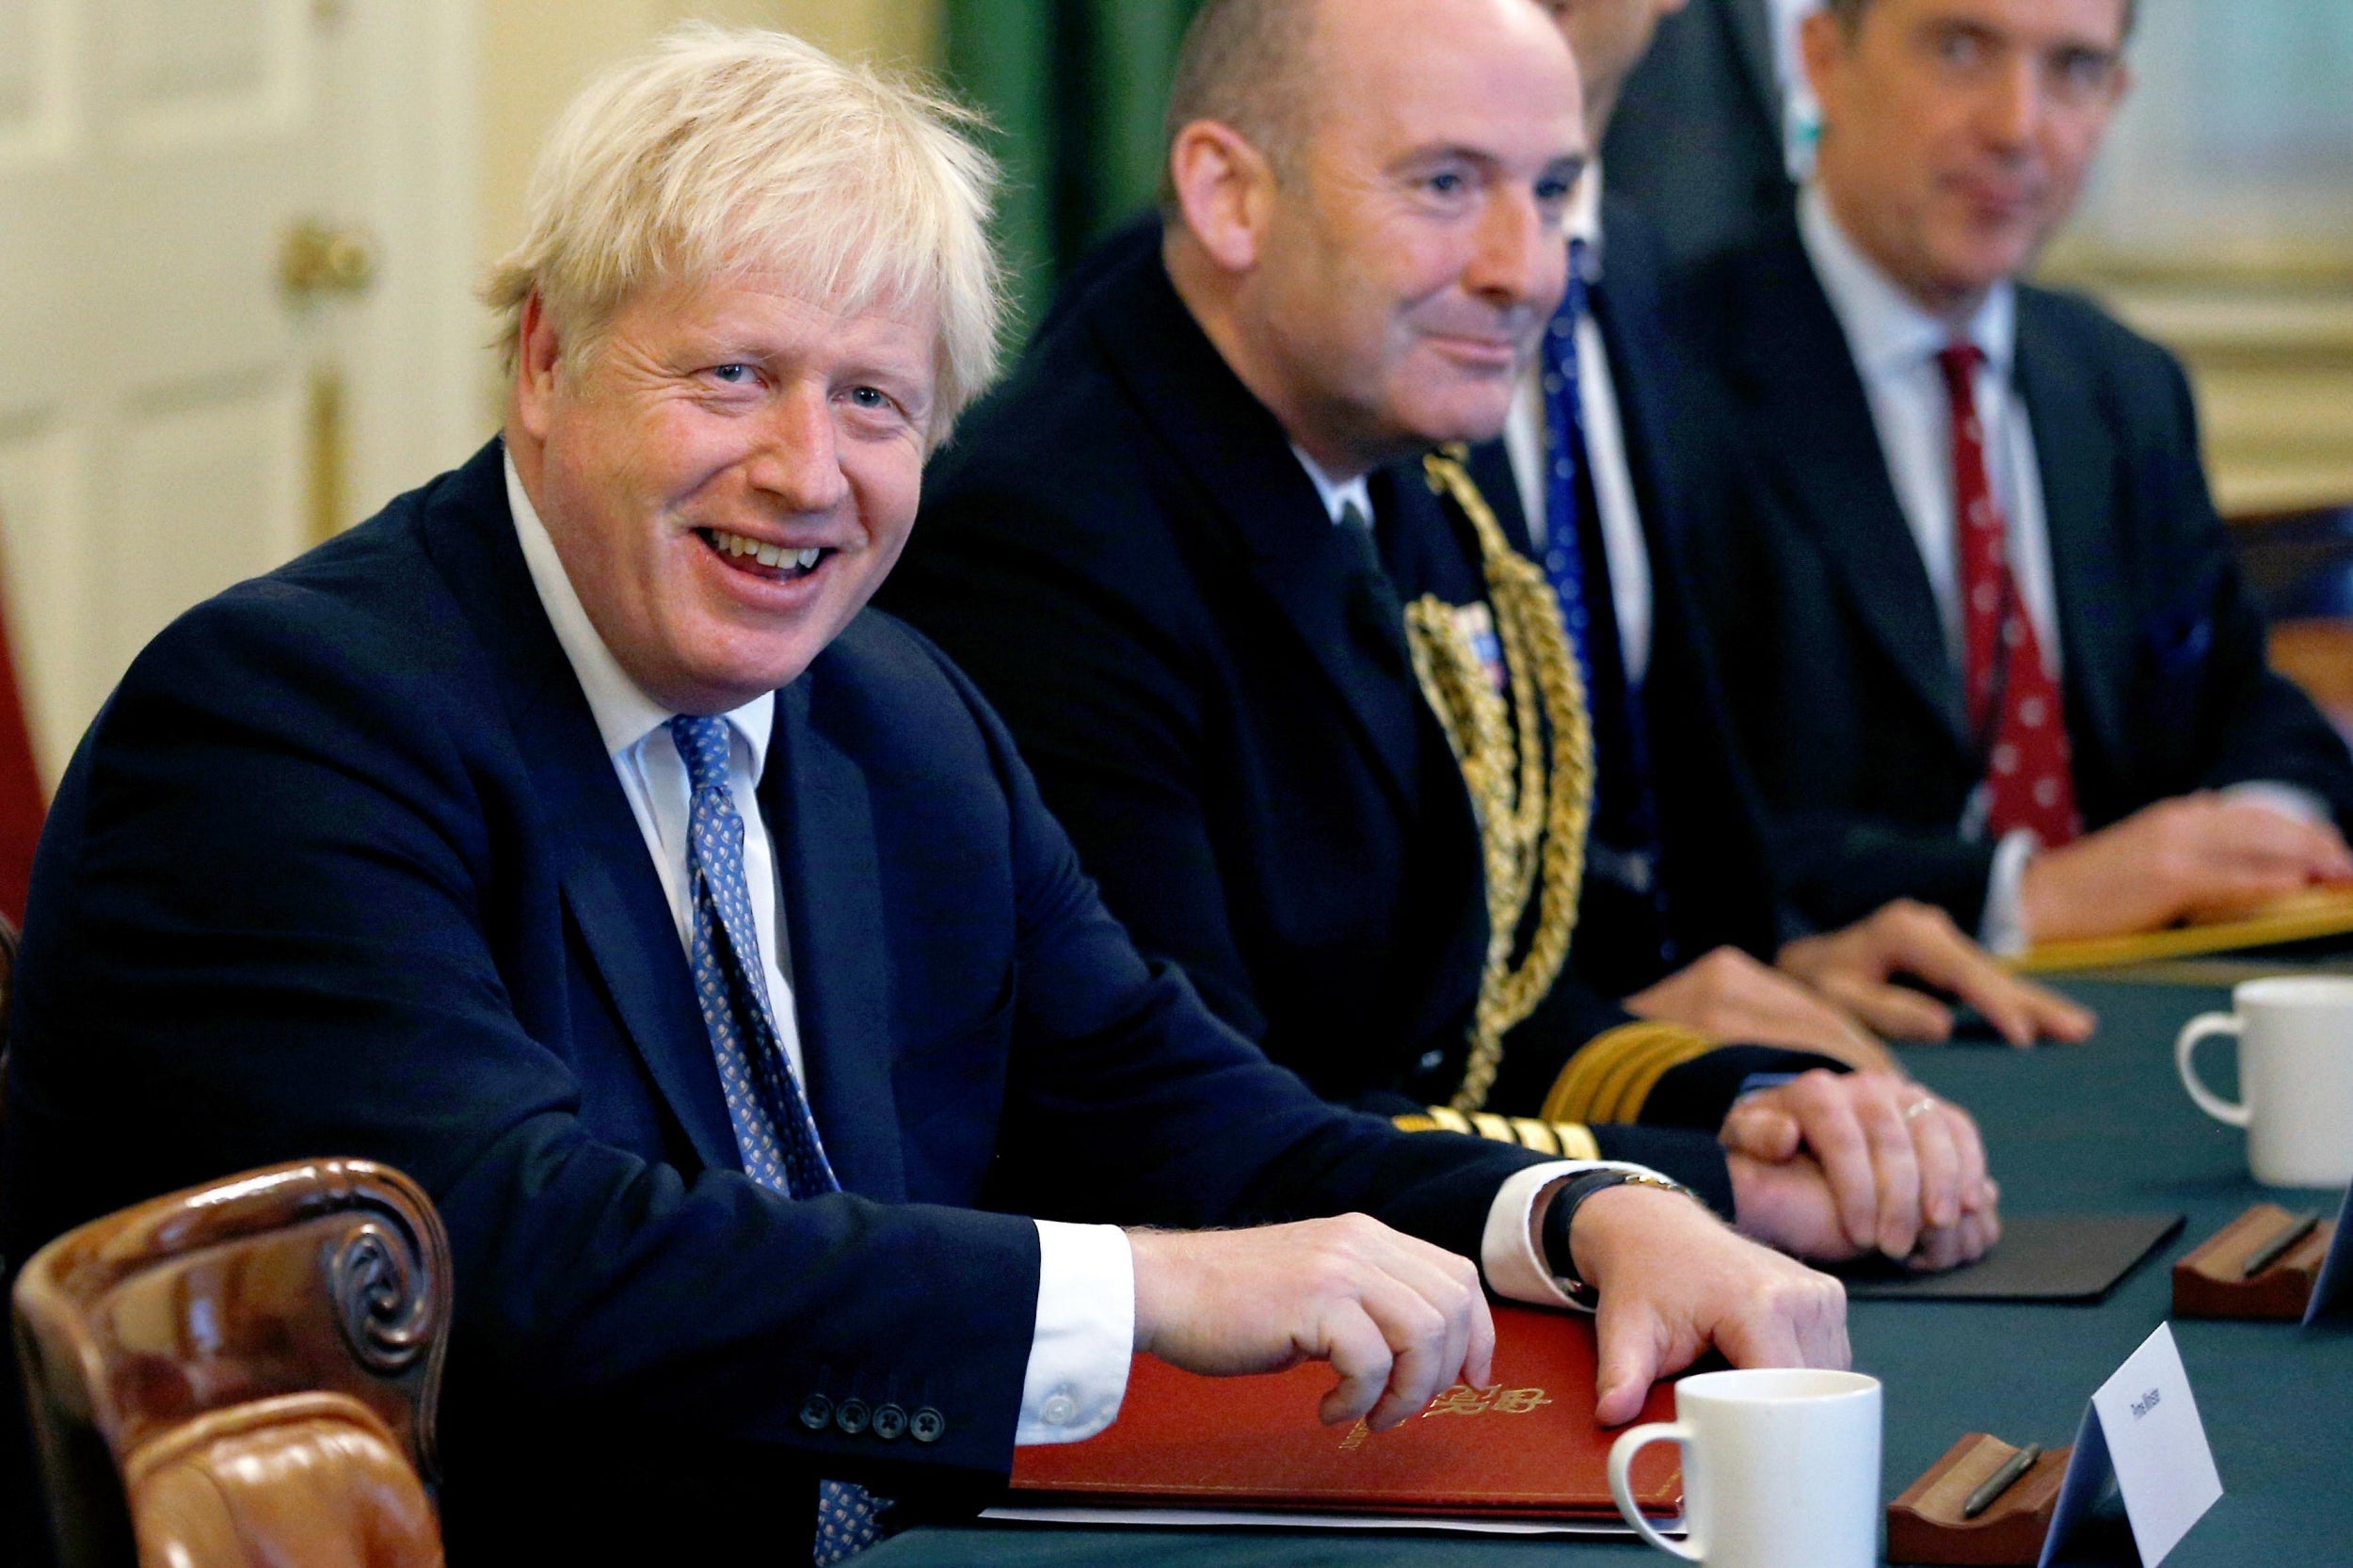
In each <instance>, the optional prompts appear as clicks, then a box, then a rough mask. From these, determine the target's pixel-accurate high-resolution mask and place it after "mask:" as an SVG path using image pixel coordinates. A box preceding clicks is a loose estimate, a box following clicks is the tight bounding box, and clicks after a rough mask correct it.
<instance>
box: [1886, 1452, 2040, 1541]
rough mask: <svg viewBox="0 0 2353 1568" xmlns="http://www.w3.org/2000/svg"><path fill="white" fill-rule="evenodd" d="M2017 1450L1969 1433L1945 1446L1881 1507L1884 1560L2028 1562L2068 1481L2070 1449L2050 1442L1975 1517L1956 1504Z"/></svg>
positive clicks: (1965, 1499)
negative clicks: (1922, 1471)
mask: <svg viewBox="0 0 2353 1568" xmlns="http://www.w3.org/2000/svg"><path fill="white" fill-rule="evenodd" d="M2017 1451H2018V1448H2017V1446H2016V1445H2014V1444H2009V1443H2005V1442H2003V1441H2002V1440H2001V1439H2000V1438H1998V1437H1994V1436H1992V1435H1990V1434H1988V1433H1986V1432H1971V1433H1969V1434H1968V1435H1967V1436H1965V1437H1963V1438H1962V1439H1961V1441H1960V1442H1958V1443H1956V1444H1954V1445H1953V1446H1952V1447H1951V1448H1947V1449H1946V1450H1945V1457H1944V1458H1942V1459H1940V1460H1938V1461H1937V1462H1936V1463H1935V1464H1931V1465H1929V1468H1928V1472H1927V1473H1926V1474H1925V1475H1923V1476H1922V1477H1921V1478H1920V1479H1919V1480H1915V1481H1913V1483H1912V1484H1911V1485H1910V1486H1908V1487H1906V1488H1905V1489H1904V1495H1903V1496H1900V1497H1897V1499H1896V1500H1895V1501H1894V1502H1892V1503H1889V1504H1888V1505H1887V1560H1888V1561H1890V1562H1932V1563H1947V1562H1949V1563H1968V1564H2009V1563H2016V1564H2023V1565H2025V1568H2033V1565H2034V1563H2035V1562H2036V1561H2037V1560H2040V1559H2041V1556H2042V1538H2043V1537H2044V1536H2046V1535H2048V1534H2050V1532H2051V1514H2052V1512H2053V1510H2055V1509H2056V1508H2057V1506H2058V1494H2059V1483H2060V1482H2061V1481H2063V1480H2066V1479H2067V1459H2068V1455H2070V1454H2072V1453H2073V1452H2074V1449H2073V1448H2049V1449H2045V1450H2044V1451H2043V1454H2042V1457H2041V1458H2040V1459H2038V1460H2036V1461H2035V1462H2034V1468H2032V1469H2030V1470H2028V1471H2027V1472H2026V1473H2025V1475H2023V1476H2020V1477H2019V1478H2018V1479H2017V1480H2014V1481H2012V1482H2011V1483H2010V1486H2009V1491H2007V1492H2004V1493H2003V1494H2002V1495H2001V1496H1998V1497H1996V1498H1994V1499H1993V1506H1992V1507H1990V1508H1988V1509H1987V1510H1986V1511H1985V1512H1983V1513H1980V1514H1978V1515H1977V1517H1976V1518H1975V1519H1964V1518H1962V1517H1961V1505H1962V1504H1963V1503H1964V1502H1966V1501H1967V1500H1968V1497H1969V1494H1970V1493H1972V1492H1975V1491H1976V1490H1977V1488H1978V1486H1979V1485H1981V1484H1982V1483H1983V1482H1984V1480H1985V1479H1986V1478H1987V1477H1989V1476H1991V1475H1992V1474H1993V1472H1994V1471H1996V1470H1998V1469H2000V1468H2001V1467H2002V1464H2003V1463H2004V1462H2005V1461H2006V1460H2008V1459H2009V1456H2010V1455H2012V1454H2014V1453H2016V1452H2017Z"/></svg>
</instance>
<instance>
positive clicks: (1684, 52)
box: [1600, 0, 1822, 264]
mask: <svg viewBox="0 0 2353 1568" xmlns="http://www.w3.org/2000/svg"><path fill="white" fill-rule="evenodd" d="M1821 4H1822V0H1690V4H1689V7H1687V8H1679V14H1673V15H1669V16H1667V17H1665V18H1663V19H1662V20H1661V22H1660V23H1659V25H1658V40H1657V44H1656V45H1655V46H1653V47H1652V48H1651V49H1650V50H1649V51H1648V53H1646V54H1645V55H1644V56H1642V58H1641V62H1640V63H1639V64H1638V65H1637V66H1636V68H1635V70H1634V71H1633V72H1632V73H1631V74H1630V75H1629V76H1628V77H1627V79H1626V81H1625V86H1624V88H1623V89H1622V90H1621V92H1620V94H1619V102H1618V107H1617V110H1616V113H1615V115H1614V116H1613V118H1612V120H1611V121H1610V125H1609V134H1608V135H1607V136H1605V137H1604V138H1603V140H1602V142H1601V144H1600V145H1601V154H1602V161H1603V162H1604V163H1606V164H1608V165H1609V176H1610V188H1611V189H1612V191H1613V192H1614V193H1615V194H1617V195H1618V196H1621V197H1624V198H1625V199H1627V200H1630V201H1631V202H1632V204H1633V205H1634V206H1636V207H1639V208H1641V211H1642V213H1643V215H1644V216H1647V217H1649V218H1650V219H1651V220H1652V222H1653V223H1654V224H1656V225H1657V233H1658V243H1659V246H1660V248H1661V249H1662V250H1663V252H1664V253H1665V255H1666V257H1667V260H1668V261H1669V262H1670V263H1672V264H1687V263H1690V262H1695V261H1699V260H1702V259H1704V258H1705V257H1709V256H1713V255H1717V254H1720V253H1721V252H1723V251H1725V250H1730V249H1734V248H1738V247H1740V246H1742V245H1745V244H1747V243H1749V242H1750V241H1752V240H1754V239H1756V238H1758V237H1760V236H1762V235H1763V234H1764V233H1766V232H1769V231H1770V230H1771V229H1772V228H1774V227H1775V226H1776V225H1778V224H1781V223H1785V222H1787V221H1788V217H1789V214H1790V211H1791V209H1792V207H1793V206H1794V204H1795V203H1796V200H1797V195H1798V182H1799V181H1800V180H1801V179H1803V178H1804V174H1805V170H1806V168H1808V167H1809V166H1810V165H1811V163H1812V161H1813V156H1814V140H1815V137H1816V136H1817V134H1818V133H1819V131H1820V128H1821V118H1820V111H1819V108H1818V106H1817V104H1815V102H1814V94H1813V91H1812V89H1811V88H1809V87H1808V86H1807V84H1806V80H1805V71H1804V67H1803V65H1802V64H1801V62H1800V60H1799V57H1798V32H1799V27H1800V24H1801V23H1802V22H1803V21H1804V19H1805V17H1806V16H1808V15H1810V14H1811V13H1812V12H1814V11H1816V10H1817V9H1819V8H1821Z"/></svg>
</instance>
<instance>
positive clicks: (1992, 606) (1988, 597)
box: [1969, 583, 2002, 616]
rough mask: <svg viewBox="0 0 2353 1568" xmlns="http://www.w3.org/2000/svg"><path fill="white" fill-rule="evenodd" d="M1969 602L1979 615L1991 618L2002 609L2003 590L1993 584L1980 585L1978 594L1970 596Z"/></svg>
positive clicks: (1978, 585)
mask: <svg viewBox="0 0 2353 1568" xmlns="http://www.w3.org/2000/svg"><path fill="white" fill-rule="evenodd" d="M1969 602H1970V604H1971V606H1972V607H1973V608H1975V609H1976V610H1977V614H1979V615H1981V616H1990V615H1992V614H1993V612H1994V611H1996V610H1998V609H2000V608H2001V607H2002V594H2001V590H2000V589H1998V588H1996V587H1994V585H1993V584H1991V583H1980V584H1977V592H1975V593H1973V594H1971V595H1970V596H1969Z"/></svg>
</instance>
